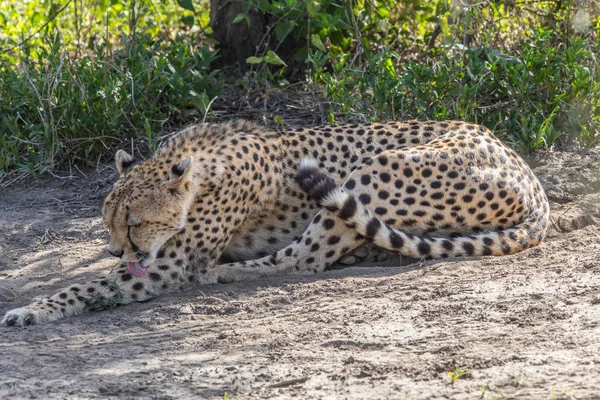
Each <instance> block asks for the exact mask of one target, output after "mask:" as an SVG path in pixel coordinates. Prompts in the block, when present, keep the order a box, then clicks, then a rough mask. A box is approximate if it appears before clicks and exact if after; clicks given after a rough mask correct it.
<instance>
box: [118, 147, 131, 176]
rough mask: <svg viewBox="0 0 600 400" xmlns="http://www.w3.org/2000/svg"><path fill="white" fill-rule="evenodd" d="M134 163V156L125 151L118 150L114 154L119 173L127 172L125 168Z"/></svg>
mask: <svg viewBox="0 0 600 400" xmlns="http://www.w3.org/2000/svg"><path fill="white" fill-rule="evenodd" d="M135 163H136V161H135V158H133V156H131V155H129V154H128V153H127V152H126V151H123V150H119V151H117V153H116V154H115V164H116V165H117V171H118V172H119V175H123V173H125V172H127V170H128V169H129V168H130V167H131V166H132V165H133V164H135Z"/></svg>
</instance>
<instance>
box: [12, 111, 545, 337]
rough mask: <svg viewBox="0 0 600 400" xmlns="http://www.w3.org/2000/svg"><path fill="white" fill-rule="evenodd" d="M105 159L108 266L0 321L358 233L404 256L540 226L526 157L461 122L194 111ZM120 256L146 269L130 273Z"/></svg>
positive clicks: (205, 274) (540, 231)
mask: <svg viewBox="0 0 600 400" xmlns="http://www.w3.org/2000/svg"><path fill="white" fill-rule="evenodd" d="M115 159H116V163H117V170H118V172H119V179H118V181H117V182H116V184H115V187H114V189H113V191H112V192H111V193H110V194H109V195H108V196H107V198H106V201H105V204H104V208H103V216H104V220H105V223H106V225H107V227H108V229H109V233H110V242H109V251H110V253H111V254H113V255H114V256H117V257H119V258H120V260H121V264H120V266H119V267H118V268H116V269H115V271H113V272H112V273H110V274H109V275H108V276H107V277H104V278H102V279H98V280H95V281H92V282H88V283H86V284H78V285H72V286H70V287H67V288H66V289H64V290H61V291H59V292H58V293H56V294H55V295H53V296H51V297H49V298H44V299H41V300H39V301H37V302H35V303H33V304H31V305H29V306H26V307H22V308H18V309H15V310H12V311H9V312H8V313H7V314H6V316H5V317H4V319H3V323H5V324H7V325H15V326H21V325H29V324H34V323H42V322H46V321H50V320H55V319H58V318H61V317H65V316H69V315H73V314H77V313H79V312H82V311H84V310H88V309H94V308H97V307H98V305H99V304H100V305H102V304H105V305H106V304H108V305H111V304H127V303H130V302H132V301H143V300H147V299H150V298H152V297H155V296H157V295H159V294H161V293H165V292H168V291H170V290H173V289H174V288H179V287H180V286H181V285H185V284H187V283H188V282H199V283H216V282H232V281H239V280H244V279H254V278H257V277H260V276H266V275H273V274H280V273H316V272H319V271H323V270H324V269H325V268H326V267H327V266H329V265H331V264H332V263H333V262H335V261H336V260H337V259H339V258H340V257H341V256H343V255H345V254H347V253H349V252H351V251H352V250H354V249H355V248H356V247H358V246H360V245H361V244H363V243H365V242H367V241H370V242H373V243H374V244H376V245H378V246H380V247H383V248H385V249H388V250H393V251H396V252H398V253H401V254H404V255H409V256H413V257H449V256H452V257H456V256H470V255H504V254H513V253H516V252H518V251H522V250H524V249H527V248H529V247H532V246H536V245H538V244H539V243H540V241H541V240H543V238H544V236H545V234H546V228H547V225H548V215H549V207H548V201H547V199H546V196H545V194H544V191H543V189H542V187H541V185H540V183H539V181H538V180H537V178H536V177H535V176H534V175H533V173H532V172H531V170H530V169H529V167H528V166H527V165H526V164H525V163H524V162H523V160H522V159H521V158H520V157H519V156H518V155H517V154H516V153H515V152H514V151H512V150H511V149H509V148H508V147H506V146H505V145H504V144H503V143H501V142H500V141H499V140H498V139H497V138H495V137H494V135H493V134H492V133H491V132H490V131H489V130H487V129H486V128H483V127H481V126H477V125H473V124H468V123H464V122H454V121H441V122H433V121H429V122H419V121H408V122H389V123H374V124H353V125H341V126H319V127H313V128H298V129H294V130H287V131H269V130H266V129H264V128H262V127H259V126H257V125H254V124H251V123H248V122H244V121H238V122H233V123H227V124H220V125H208V124H201V125H198V126H195V127H192V128H189V129H186V130H184V131H182V132H181V133H179V134H178V135H176V136H175V137H173V138H172V139H171V140H170V141H169V142H168V143H167V144H166V145H165V146H164V147H162V148H161V149H159V151H158V152H157V153H156V154H155V155H154V157H153V158H152V159H150V160H147V161H143V162H137V161H136V160H134V159H133V157H131V156H130V155H128V154H127V153H125V152H123V151H119V152H118V153H117V154H116V156H115ZM128 263H129V265H138V264H139V265H141V266H145V265H147V266H148V270H147V272H146V273H145V274H143V275H142V276H136V275H135V274H132V270H131V269H130V268H128ZM136 263H138V264H136Z"/></svg>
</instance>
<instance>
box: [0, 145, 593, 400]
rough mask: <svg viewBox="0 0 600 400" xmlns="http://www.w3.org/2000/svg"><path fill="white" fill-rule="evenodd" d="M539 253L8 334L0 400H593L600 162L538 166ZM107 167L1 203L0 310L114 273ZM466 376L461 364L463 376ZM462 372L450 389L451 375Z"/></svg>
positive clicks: (276, 282)
mask: <svg viewBox="0 0 600 400" xmlns="http://www.w3.org/2000/svg"><path fill="white" fill-rule="evenodd" d="M529 162H530V163H531V164H532V165H533V166H534V168H535V172H536V173H537V174H538V175H539V176H540V177H541V179H542V181H543V184H544V186H545V188H546V189H547V192H548V195H549V197H550V199H551V201H552V219H553V227H552V230H551V233H550V237H549V238H548V240H547V241H546V242H545V243H544V244H543V245H542V246H540V247H539V248H536V249H532V250H529V251H526V252H523V253H520V254H517V255H514V256H509V257H500V258H478V259H469V260H446V261H443V262H440V261H427V262H421V263H413V264H409V265H406V264H407V263H408V261H406V260H402V259H400V258H399V257H396V258H393V259H391V260H388V261H385V262H371V263H364V264H363V265H359V266H354V267H351V268H341V267H338V268H336V269H333V270H331V271H327V272H325V273H323V274H320V275H317V276H310V277H307V276H285V277H273V278H270V279H265V280H261V281H255V282H248V283H240V284H230V285H215V286H204V287H192V288H189V289H187V290H185V291H183V292H180V293H177V294H176V295H171V296H168V297H162V298H159V299H156V300H153V301H150V302H147V303H138V304H134V305H131V306H127V307H119V308H115V309H112V310H109V311H105V312H96V313H88V314H84V315H81V316H78V317H75V318H69V319H64V320H61V321H58V322H54V323H51V324H48V325H42V326H32V327H27V328H19V329H14V328H7V327H0V351H1V354H0V398H39V399H49V398H75V399H77V398H103V399H105V398H151V399H175V398H211V399H212V398H215V399H216V398H219V399H224V398H226V399H254V398H265V399H266V398H277V399H287V398H311V399H313V398H314V399H317V398H323V399H342V398H347V399H365V398H368V399H387V398H390V399H406V398H423V399H424V398H428V399H442V398H443V399H475V398H485V399H497V398H511V399H512V398H518V399H521V398H523V399H532V398H535V399H560V398H575V399H592V398H596V399H598V398H600V297H599V295H600V229H599V227H600V195H599V193H600V151H599V150H596V151H595V152H588V153H585V154H577V153H561V152H556V153H548V154H538V155H537V156H536V157H534V158H532V159H530V160H529ZM113 179H114V172H113V171H112V169H111V168H109V167H107V168H105V169H104V170H103V171H100V172H97V171H96V172H86V176H82V175H78V177H75V178H69V179H59V178H52V179H49V178H45V179H42V180H40V181H36V182H29V183H28V184H13V185H11V186H10V187H9V188H5V189H2V190H1V192H0V313H3V312H5V311H7V310H9V309H12V308H15V307H18V306H22V305H25V304H27V303H28V302H29V301H30V300H31V298H32V297H35V296H39V295H47V294H51V293H53V292H54V291H55V290H56V289H58V288H60V287H62V286H64V285H65V284H67V283H74V282H80V281H85V280H88V279H90V278H92V277H95V276H96V275H99V274H102V273H105V272H106V271H108V270H109V269H110V268H111V267H112V265H113V263H114V261H112V260H111V259H109V258H108V257H107V256H106V254H105V250H104V246H105V243H106V239H107V233H106V230H105V229H104V227H103V225H102V222H101V219H100V217H99V216H100V205H101V201H102V198H103V196H104V195H105V194H106V192H107V191H108V190H110V187H111V184H112V181H113ZM458 368H460V369H458ZM450 370H454V371H455V372H456V373H458V372H459V371H463V372H467V373H468V374H466V375H464V376H462V377H461V378H459V379H457V380H456V381H455V382H454V383H451V379H450V375H449V372H448V371H450Z"/></svg>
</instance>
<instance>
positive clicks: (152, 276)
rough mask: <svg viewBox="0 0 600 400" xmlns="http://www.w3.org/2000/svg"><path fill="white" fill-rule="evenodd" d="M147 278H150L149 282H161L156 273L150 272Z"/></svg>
mask: <svg viewBox="0 0 600 400" xmlns="http://www.w3.org/2000/svg"><path fill="white" fill-rule="evenodd" d="M148 276H149V277H150V279H151V280H153V281H154V282H158V281H160V280H161V276H160V274H157V273H156V272H150V273H149V274H148Z"/></svg>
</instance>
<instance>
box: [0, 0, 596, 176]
mask: <svg viewBox="0 0 600 400" xmlns="http://www.w3.org/2000/svg"><path fill="white" fill-rule="evenodd" d="M241 1H242V3H243V12H242V13H241V14H240V15H238V16H237V17H236V18H235V23H238V24H245V23H247V22H246V21H247V18H246V13H249V12H251V10H259V11H261V12H265V13H268V14H271V15H273V16H274V17H275V18H274V20H275V21H276V22H275V23H274V24H273V26H272V27H271V29H273V31H274V32H275V34H276V35H275V36H276V40H279V43H281V41H283V40H284V39H285V38H286V37H288V36H289V35H293V36H294V39H295V40H296V41H297V43H299V46H300V47H299V49H298V51H297V53H296V54H295V55H294V57H297V59H299V60H303V61H305V62H306V65H307V70H306V72H305V74H304V75H301V76H295V77H290V76H289V75H288V74H286V68H287V63H286V61H287V60H282V59H281V58H280V57H279V55H278V54H277V51H278V43H268V41H265V43H264V48H259V49H257V54H256V56H255V57H251V58H250V59H248V63H249V65H251V66H252V70H251V71H250V72H249V73H248V74H247V75H246V76H245V77H244V78H242V79H239V80H238V81H237V83H229V85H234V86H236V88H237V89H236V90H240V91H244V90H252V91H258V92H263V93H265V94H266V93H268V92H269V90H270V88H271V87H280V88H281V87H284V88H285V87H288V86H290V85H291V84H293V85H294V87H295V88H299V89H297V90H301V88H303V87H304V88H306V89H309V90H310V91H313V92H314V91H317V92H321V93H322V95H323V97H324V99H325V101H326V107H325V113H326V115H327V116H328V119H329V120H330V121H331V122H342V121H346V120H366V121H377V120H388V119H407V118H421V119H460V120H467V121H472V122H476V123H480V124H483V125H486V126H488V127H489V128H490V129H492V130H493V131H494V132H496V133H497V134H498V135H499V136H500V137H502V138H503V139H505V140H506V141H508V142H510V143H511V144H513V145H514V146H515V147H517V148H518V149H520V150H521V151H522V152H530V151H535V150H538V149H546V148H550V147H551V146H554V145H556V144H557V143H558V144H568V145H569V146H572V145H577V146H593V145H595V144H597V143H598V142H599V141H600V131H599V128H600V127H599V124H600V83H599V82H600V68H598V64H597V60H596V56H595V54H598V53H599V51H600V48H599V47H600V45H599V44H598V42H597V39H596V37H597V35H598V33H599V31H600V22H599V19H598V15H597V14H598V10H596V9H595V8H594V7H593V2H585V1H583V2H575V1H558V0H557V1H550V0H548V1H541V2H540V1H534V0H523V1H521V2H518V3H515V4H512V3H511V4H512V5H509V4H508V3H506V2H502V1H491V2H475V3H473V5H464V4H463V3H460V4H463V5H461V6H459V5H457V4H459V3H457V2H452V1H449V0H434V1H430V2H420V1H417V0H404V1H399V2H398V1H391V0H368V1H354V2H347V1H342V0H324V1H314V0H311V1H300V0H274V1H270V2H267V1H264V0H241ZM209 11H210V10H209V4H208V1H207V0H165V1H162V0H129V1H125V0H111V1H108V0H62V1H61V2H53V1H48V2H36V1H17V0H8V1H4V2H2V3H1V4H0V180H1V179H2V175H4V174H6V173H7V172H10V171H21V172H25V173H31V174H39V173H41V172H44V171H49V170H52V169H55V168H56V167H57V166H60V165H64V164H66V163H73V162H75V163H78V164H79V165H86V166H93V165H96V164H97V163H98V162H99V161H100V162H102V161H107V160H108V158H110V157H111V156H112V154H113V151H114V149H115V148H116V147H118V146H123V145H124V144H125V143H128V142H129V141H131V140H132V139H133V140H135V141H136V143H137V144H138V145H139V144H140V143H141V144H142V151H153V150H154V149H155V147H156V145H157V140H158V138H159V137H160V135H161V134H162V133H161V132H162V131H164V130H166V129H170V128H173V127H178V126H182V125H185V124H189V123H191V122H193V121H197V120H202V119H204V118H205V117H206V116H207V113H208V110H209V108H210V105H211V102H212V100H213V99H214V98H215V97H216V96H218V95H219V94H220V93H221V91H222V88H223V85H224V83H223V82H224V81H225V80H226V79H225V77H227V78H228V77H229V76H228V75H229V74H228V75H227V76H225V75H224V74H223V73H222V72H221V71H219V70H216V69H215V68H214V67H213V66H212V65H213V64H212V62H213V60H215V59H216V58H217V57H218V51H216V50H215V41H214V39H212V37H211V27H210V23H209ZM227 81H229V82H233V81H232V80H231V79H227ZM298 83H299V84H298ZM208 116H209V117H210V115H208ZM232 117H234V116H232Z"/></svg>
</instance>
